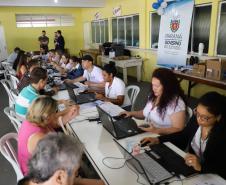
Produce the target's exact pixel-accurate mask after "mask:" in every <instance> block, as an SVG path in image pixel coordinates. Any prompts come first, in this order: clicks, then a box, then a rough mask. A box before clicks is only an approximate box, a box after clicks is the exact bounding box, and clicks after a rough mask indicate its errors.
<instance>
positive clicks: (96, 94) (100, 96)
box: [95, 93, 104, 100]
mask: <svg viewBox="0 0 226 185" xmlns="http://www.w3.org/2000/svg"><path fill="white" fill-rule="evenodd" d="M95 97H96V99H97V100H104V95H103V94H100V93H95Z"/></svg>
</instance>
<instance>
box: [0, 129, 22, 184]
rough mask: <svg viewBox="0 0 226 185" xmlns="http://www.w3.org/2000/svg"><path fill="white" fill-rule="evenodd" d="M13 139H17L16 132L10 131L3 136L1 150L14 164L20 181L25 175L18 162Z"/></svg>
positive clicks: (0, 142)
mask: <svg viewBox="0 0 226 185" xmlns="http://www.w3.org/2000/svg"><path fill="white" fill-rule="evenodd" d="M13 139H14V140H16V141H17V134H16V133H8V134H6V135H4V136H2V137H1V139H0V152H1V153H2V155H3V156H4V157H5V158H6V159H7V160H8V161H9V162H10V164H11V165H12V167H13V169H14V171H15V172H16V176H17V181H19V180H20V179H22V178H23V177H24V176H23V173H22V171H21V169H20V166H19V163H18V159H17V154H16V152H15V150H14V148H13V146H12V143H11V140H13Z"/></svg>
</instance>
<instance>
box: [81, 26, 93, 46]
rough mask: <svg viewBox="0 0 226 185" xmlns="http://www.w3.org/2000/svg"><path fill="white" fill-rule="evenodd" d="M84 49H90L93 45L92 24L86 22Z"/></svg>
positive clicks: (84, 27)
mask: <svg viewBox="0 0 226 185" xmlns="http://www.w3.org/2000/svg"><path fill="white" fill-rule="evenodd" d="M83 34H84V48H85V49H89V48H90V44H91V25H90V22H85V23H84V25H83Z"/></svg>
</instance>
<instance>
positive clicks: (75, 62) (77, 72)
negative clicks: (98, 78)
mask: <svg viewBox="0 0 226 185" xmlns="http://www.w3.org/2000/svg"><path fill="white" fill-rule="evenodd" d="M69 63H70V64H71V66H73V67H72V69H71V70H70V71H69V72H68V73H67V76H66V78H67V79H71V80H72V79H75V78H78V77H80V76H82V75H83V72H84V70H83V68H82V65H81V59H80V58H78V57H76V56H71V57H70V59H69Z"/></svg>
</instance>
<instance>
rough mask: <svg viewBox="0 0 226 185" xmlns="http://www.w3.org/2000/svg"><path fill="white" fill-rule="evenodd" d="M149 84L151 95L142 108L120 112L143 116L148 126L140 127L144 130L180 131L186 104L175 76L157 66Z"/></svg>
mask: <svg viewBox="0 0 226 185" xmlns="http://www.w3.org/2000/svg"><path fill="white" fill-rule="evenodd" d="M151 85H152V88H151V95H150V97H149V101H148V102H147V104H146V106H145V108H144V109H143V110H140V111H133V112H122V113H121V114H126V116H133V117H136V118H141V119H142V118H145V122H146V123H148V124H149V127H148V128H143V127H140V128H141V129H142V130H144V131H149V132H152V133H156V134H160V135H161V134H170V133H174V132H179V131H181V130H182V129H183V128H184V126H185V120H186V105H185V103H184V93H183V90H182V89H181V87H180V83H179V81H178V80H177V78H176V76H175V75H174V73H173V72H172V71H171V70H169V69H165V68H158V69H156V70H155V71H154V72H153V74H152V79H151Z"/></svg>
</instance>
